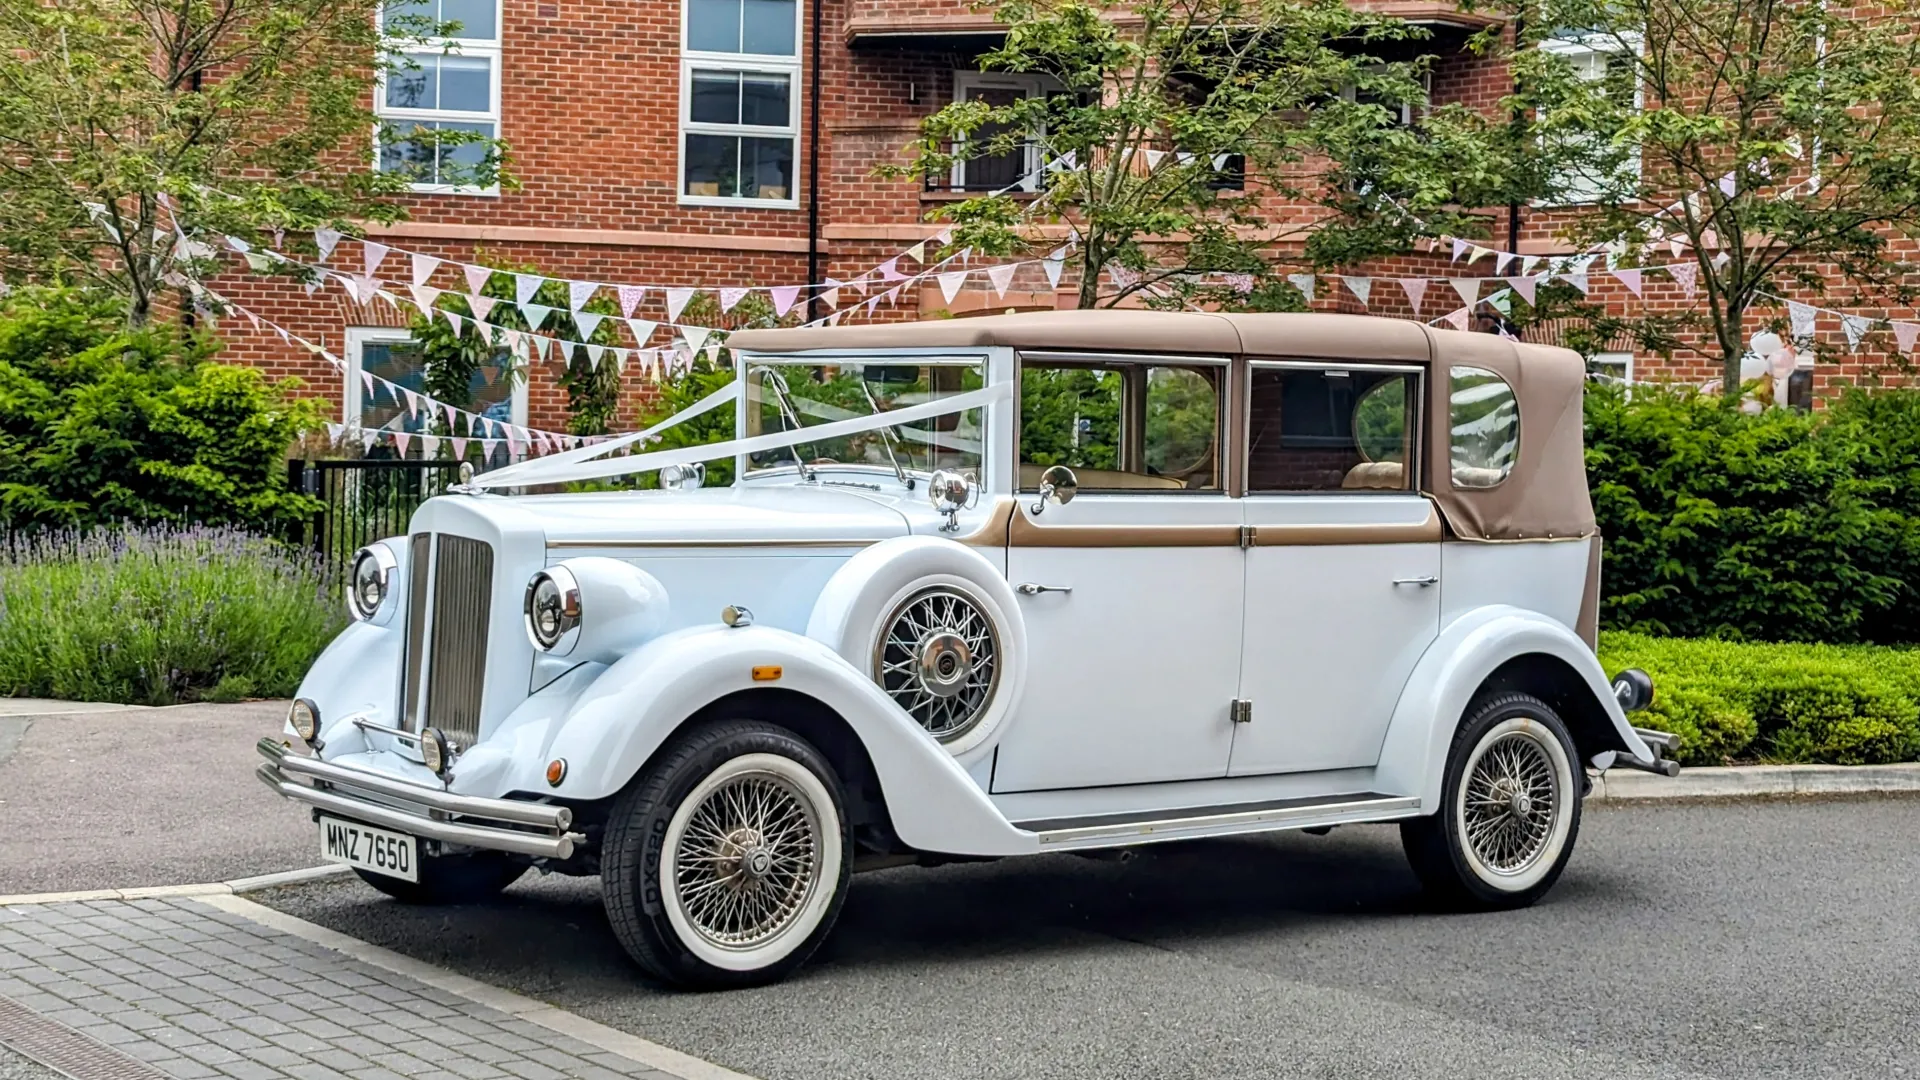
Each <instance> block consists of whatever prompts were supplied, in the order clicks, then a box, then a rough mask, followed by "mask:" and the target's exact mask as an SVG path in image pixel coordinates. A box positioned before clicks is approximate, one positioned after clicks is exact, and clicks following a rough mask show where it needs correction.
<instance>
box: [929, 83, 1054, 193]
mask: <svg viewBox="0 0 1920 1080" xmlns="http://www.w3.org/2000/svg"><path fill="white" fill-rule="evenodd" d="M1045 92H1046V87H1045V86H1043V85H1042V84H1041V81H1040V77H1039V76H1037V75H1018V74H1002V73H1000V72H981V71H956V72H954V73H953V100H955V101H984V102H986V103H987V104H988V105H992V106H994V107H996V108H998V107H1004V106H1007V105H1011V104H1013V103H1014V102H1016V101H1021V100H1023V99H1026V98H1036V97H1039V96H1040V95H1042V94H1043V93H1045ZM1003 130H1005V128H1004V125H1000V124H985V125H982V126H981V127H980V128H979V129H978V130H976V131H975V132H974V133H973V137H974V138H976V139H982V140H985V139H991V138H994V137H995V136H997V135H999V134H1000V133H1001V132H1002V131H1003ZM955 150H956V152H958V150H959V147H955ZM950 182H951V183H952V185H953V190H955V191H1003V190H1007V189H1009V188H1011V189H1013V190H1016V191H1033V190H1035V189H1036V188H1038V187H1039V186H1040V148H1039V146H1038V145H1036V144H1035V143H1032V142H1025V143H1022V144H1021V145H1019V146H1017V147H1015V148H1013V149H1011V150H1008V151H1007V152H1005V153H1001V154H982V155H980V156H979V157H976V158H972V159H970V160H967V161H956V162H954V163H953V176H952V177H951V178H950Z"/></svg>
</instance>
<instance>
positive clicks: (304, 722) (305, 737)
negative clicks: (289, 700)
mask: <svg viewBox="0 0 1920 1080" xmlns="http://www.w3.org/2000/svg"><path fill="white" fill-rule="evenodd" d="M287 726H289V727H291V728H293V733H294V734H295V735H298V736H300V740H301V741H302V742H304V743H306V744H307V745H309V746H311V745H313V741H314V740H315V739H318V738H319V737H320V707H319V706H318V705H315V704H314V703H313V702H311V701H308V700H307V699H306V698H295V699H294V702H293V707H292V708H291V709H288V710H287Z"/></svg>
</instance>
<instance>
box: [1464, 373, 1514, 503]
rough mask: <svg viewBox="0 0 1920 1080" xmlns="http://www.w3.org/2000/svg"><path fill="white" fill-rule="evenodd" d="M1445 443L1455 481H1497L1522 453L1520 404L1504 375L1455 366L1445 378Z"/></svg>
mask: <svg viewBox="0 0 1920 1080" xmlns="http://www.w3.org/2000/svg"><path fill="white" fill-rule="evenodd" d="M1448 383H1449V387H1448V395H1449V396H1448V419H1449V423H1448V445H1449V449H1450V452H1451V457H1452V462H1453V486H1454V487H1456V488H1466V489H1485V488H1491V487H1498V486H1500V484H1501V483H1502V482H1503V481H1505V480H1506V478H1507V475H1508V474H1509V473H1511V472H1513V462H1514V459H1515V458H1517V457H1519V456H1520V404H1519V402H1518V401H1516V400H1515V399H1514V396H1513V387H1511V386H1508V385H1507V380H1505V379H1503V378H1501V377H1500V376H1498V375H1496V374H1494V373H1493V372H1491V371H1488V370H1486V369H1485V368H1476V367H1456V368H1454V369H1453V370H1452V371H1451V372H1450V373H1449V378H1448Z"/></svg>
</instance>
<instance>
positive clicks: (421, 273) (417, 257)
mask: <svg viewBox="0 0 1920 1080" xmlns="http://www.w3.org/2000/svg"><path fill="white" fill-rule="evenodd" d="M409 258H411V259H412V261H413V283H414V284H415V285H425V284H426V283H427V279H428V278H430V277H432V276H433V272H434V271H435V270H438V269H440V260H439V259H436V258H434V257H433V256H431V255H422V254H420V253H419V252H417V251H416V252H414V253H413V254H412V255H411V256H409Z"/></svg>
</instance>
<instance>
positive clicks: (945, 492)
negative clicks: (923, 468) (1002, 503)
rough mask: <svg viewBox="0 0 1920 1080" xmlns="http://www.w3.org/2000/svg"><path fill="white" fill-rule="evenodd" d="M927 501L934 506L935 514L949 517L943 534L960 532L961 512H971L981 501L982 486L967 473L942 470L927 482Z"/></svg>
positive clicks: (941, 529)
mask: <svg viewBox="0 0 1920 1080" xmlns="http://www.w3.org/2000/svg"><path fill="white" fill-rule="evenodd" d="M927 501H928V502H930V503H932V504H933V509H934V512H935V513H939V514H945V515H947V523H946V524H945V525H942V526H940V531H941V532H959V531H960V511H962V510H970V509H972V508H973V506H974V504H975V503H978V502H979V501H980V485H978V484H976V483H974V481H973V477H971V476H968V475H967V474H966V473H963V472H955V471H954V470H952V469H941V470H939V471H937V472H935V473H934V474H933V478H932V479H930V480H928V481H927Z"/></svg>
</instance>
